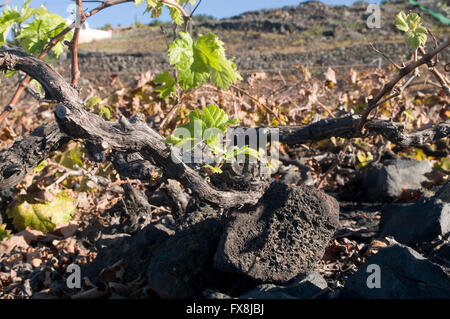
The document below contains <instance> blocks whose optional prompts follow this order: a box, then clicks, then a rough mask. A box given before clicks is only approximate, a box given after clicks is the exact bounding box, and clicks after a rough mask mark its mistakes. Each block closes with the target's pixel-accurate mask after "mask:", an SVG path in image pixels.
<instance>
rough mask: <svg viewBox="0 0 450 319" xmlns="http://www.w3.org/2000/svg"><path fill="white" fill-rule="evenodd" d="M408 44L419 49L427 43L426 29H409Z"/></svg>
mask: <svg viewBox="0 0 450 319" xmlns="http://www.w3.org/2000/svg"><path fill="white" fill-rule="evenodd" d="M405 37H406V44H407V45H408V46H409V47H410V48H411V49H414V50H416V49H418V48H419V47H420V46H423V45H425V43H426V42H427V34H426V31H425V33H424V32H422V31H418V30H416V31H408V32H406V35H405Z"/></svg>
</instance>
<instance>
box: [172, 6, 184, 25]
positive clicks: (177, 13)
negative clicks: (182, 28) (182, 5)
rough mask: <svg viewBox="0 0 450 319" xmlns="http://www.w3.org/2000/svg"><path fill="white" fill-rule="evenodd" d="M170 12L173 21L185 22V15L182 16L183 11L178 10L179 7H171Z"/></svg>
mask: <svg viewBox="0 0 450 319" xmlns="http://www.w3.org/2000/svg"><path fill="white" fill-rule="evenodd" d="M169 12H170V17H171V18H172V20H173V22H175V23H176V24H178V25H182V24H183V23H184V20H183V17H182V16H181V12H180V11H178V9H177V8H174V7H169Z"/></svg>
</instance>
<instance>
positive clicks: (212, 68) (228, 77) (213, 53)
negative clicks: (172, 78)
mask: <svg viewBox="0 0 450 319" xmlns="http://www.w3.org/2000/svg"><path fill="white" fill-rule="evenodd" d="M169 61H170V64H171V65H174V68H175V69H176V70H178V79H177V80H178V83H179V84H180V85H181V87H182V88H183V89H184V90H189V89H193V88H196V87H198V86H200V85H202V84H204V83H205V82H206V81H207V80H208V79H209V80H211V82H212V83H214V84H215V85H217V86H218V87H220V88H221V89H228V87H229V86H230V84H232V83H235V82H237V80H238V79H240V76H239V75H238V73H237V72H236V65H235V64H234V63H233V62H232V61H231V60H228V59H227V58H226V56H225V49H224V47H223V43H222V42H221V41H220V40H218V39H217V37H216V36H215V35H214V34H212V33H208V34H206V35H202V36H200V37H199V39H198V40H197V41H195V42H194V41H193V40H192V38H191V36H190V35H189V33H186V32H179V38H177V39H176V40H175V41H174V42H173V43H172V44H171V45H170V48H169Z"/></svg>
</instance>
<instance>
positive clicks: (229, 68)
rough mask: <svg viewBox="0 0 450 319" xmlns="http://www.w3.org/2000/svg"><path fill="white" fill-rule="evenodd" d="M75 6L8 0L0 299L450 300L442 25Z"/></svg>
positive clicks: (398, 12) (307, 6) (395, 12)
mask: <svg viewBox="0 0 450 319" xmlns="http://www.w3.org/2000/svg"><path fill="white" fill-rule="evenodd" d="M128 2H129V3H128ZM76 4H77V12H76V19H75V20H74V21H73V22H67V21H66V20H65V19H63V18H61V17H60V16H58V15H56V14H53V13H51V12H50V11H48V10H47V9H46V8H45V7H40V8H35V7H34V6H33V1H29V0H28V1H23V5H22V4H21V6H18V7H16V8H14V7H13V6H3V7H2V9H3V12H2V15H1V16H0V43H1V44H2V45H3V46H2V49H1V51H0V69H1V70H2V71H3V72H2V73H3V75H2V78H1V79H0V97H1V101H2V106H1V107H2V108H1V109H0V112H1V114H0V145H1V148H0V149H1V150H0V298H2V299H16V298H20V299H22V298H25V299H28V298H33V299H58V298H62V299H67V298H72V299H96V298H101V299H105V298H111V299H114V298H130V299H137V298H139V299H140V298H145V299H147V298H149V299H159V298H164V299H180V298H181V299H185V298H205V299H229V298H242V299H248V298H252V299H266V298H268V299H274V298H275V299H292V298H295V299H339V298H402V299H403V298H406V299H409V298H420V299H424V298H438V299H447V298H450V190H449V181H448V177H449V174H450V157H449V139H448V135H449V132H450V107H449V105H450V103H449V101H450V89H449V80H448V72H449V71H450V65H449V63H448V57H449V50H448V48H449V45H450V42H449V41H450V40H449V39H448V35H449V31H450V27H449V26H448V25H445V24H444V23H442V22H441V21H438V20H436V19H434V18H433V17H432V16H430V15H429V14H427V13H426V12H423V11H422V10H420V8H419V7H418V6H415V5H412V4H411V3H409V2H407V1H396V2H385V3H382V4H381V5H380V6H381V14H382V19H381V22H382V24H381V25H382V27H381V28H379V30H374V31H373V32H371V31H372V30H371V29H369V28H368V27H367V26H366V24H365V21H366V20H367V19H368V16H369V15H370V13H367V12H366V9H367V4H365V3H358V4H355V5H353V6H348V7H346V6H338V7H332V6H327V5H324V4H322V3H320V2H313V1H312V2H306V3H302V4H300V5H299V6H298V7H286V8H282V9H274V10H261V11H258V12H249V13H245V14H242V15H240V16H236V17H232V18H226V19H222V20H216V19H214V18H212V17H197V18H196V14H195V13H196V10H197V8H198V7H199V6H201V5H202V4H201V1H200V2H196V1H193V0H147V1H143V0H134V1H133V0H130V1H126V0H108V1H103V2H99V3H95V6H91V5H89V9H87V8H88V6H87V3H83V2H82V1H81V0H77V1H76ZM5 5H6V4H5ZM115 5H122V6H124V7H126V6H133V5H135V6H142V7H145V9H146V12H148V13H147V14H150V15H152V17H154V18H158V17H159V16H160V15H161V12H162V10H163V8H166V9H165V10H169V12H170V15H171V19H172V21H171V22H164V23H163V22H160V21H159V20H155V21H158V25H157V26H155V25H156V23H154V25H150V26H137V25H136V26H134V27H121V28H117V30H115V31H113V34H115V36H113V37H112V39H107V40H101V41H95V42H93V43H89V44H79V43H78V39H79V38H78V37H79V33H80V29H81V25H82V24H83V23H85V21H88V19H89V18H90V17H91V16H92V15H94V14H97V13H99V12H101V11H103V10H104V11H105V12H107V10H108V8H109V7H111V6H115ZM384 13H386V14H384ZM342 16H346V17H347V19H346V20H345V23H341V22H342V18H341V17H342ZM114 32H116V33H114ZM236 39H240V40H236ZM385 39H386V40H385ZM133 50H136V51H133ZM380 274H381V275H380Z"/></svg>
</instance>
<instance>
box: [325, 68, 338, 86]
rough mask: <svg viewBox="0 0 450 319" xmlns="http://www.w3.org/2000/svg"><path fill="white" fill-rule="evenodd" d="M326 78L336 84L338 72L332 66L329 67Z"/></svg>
mask: <svg viewBox="0 0 450 319" xmlns="http://www.w3.org/2000/svg"><path fill="white" fill-rule="evenodd" d="M324 75H325V80H327V81H330V82H332V83H333V84H336V83H337V81H336V72H335V71H334V70H333V69H332V68H328V69H327V72H325V73H324Z"/></svg>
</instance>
